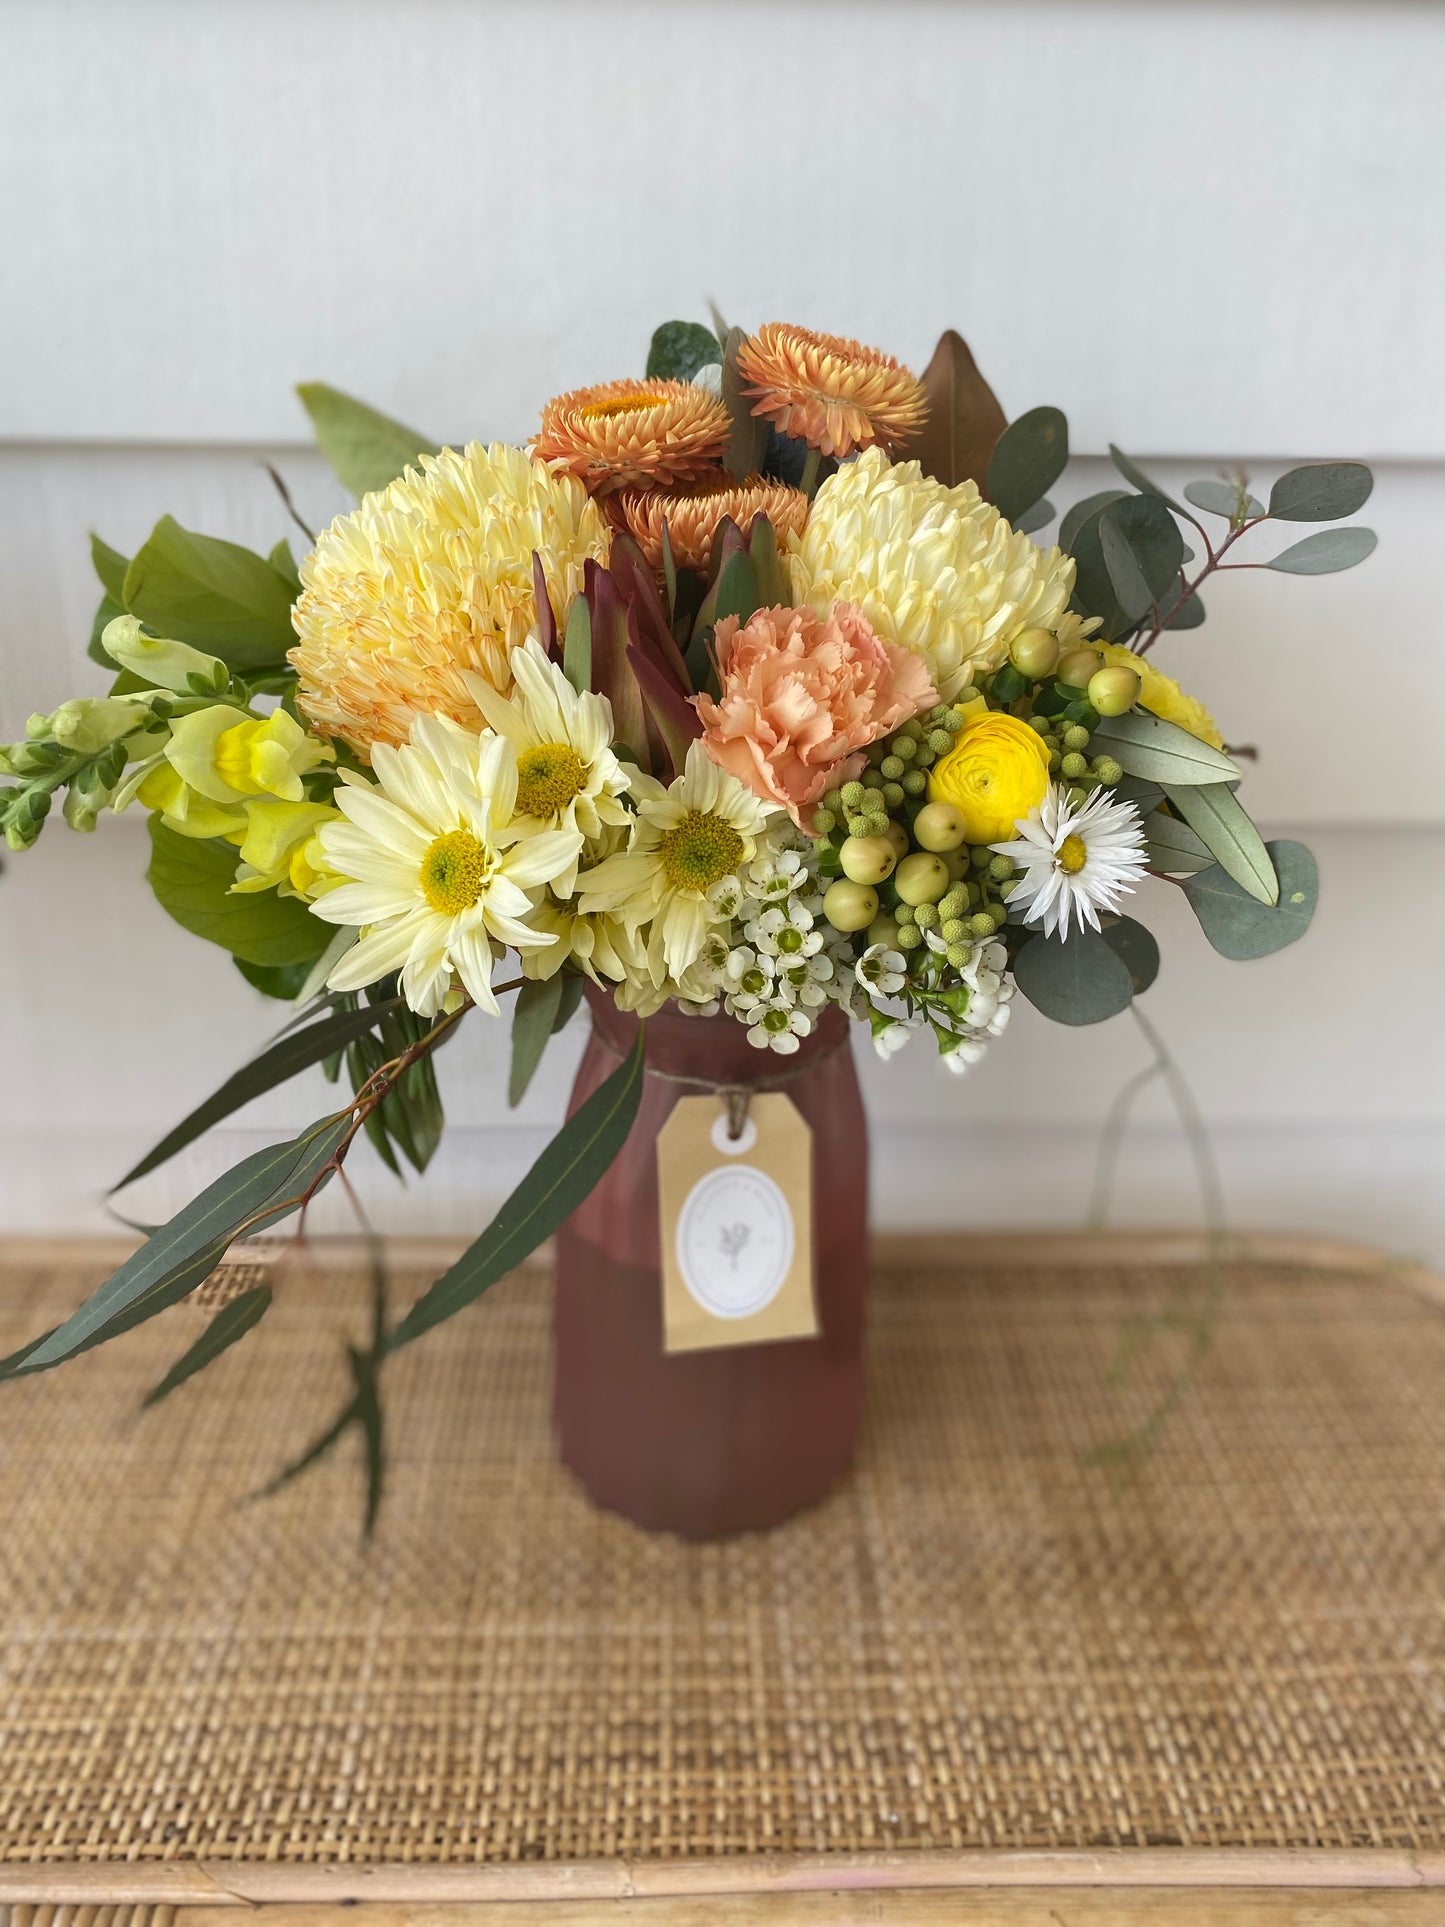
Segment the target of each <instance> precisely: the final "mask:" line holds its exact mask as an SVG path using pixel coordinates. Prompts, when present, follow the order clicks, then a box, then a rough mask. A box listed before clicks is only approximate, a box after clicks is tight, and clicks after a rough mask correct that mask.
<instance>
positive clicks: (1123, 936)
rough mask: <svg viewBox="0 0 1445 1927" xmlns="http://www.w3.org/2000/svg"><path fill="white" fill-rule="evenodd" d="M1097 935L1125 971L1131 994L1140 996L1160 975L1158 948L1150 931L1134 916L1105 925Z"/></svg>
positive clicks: (1121, 918)
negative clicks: (1132, 989) (1131, 988)
mask: <svg viewBox="0 0 1445 1927" xmlns="http://www.w3.org/2000/svg"><path fill="white" fill-rule="evenodd" d="M1100 935H1101V936H1102V937H1103V939H1104V942H1105V943H1106V944H1108V946H1109V948H1110V949H1111V950H1112V951H1113V953H1114V955H1115V956H1116V957H1118V958H1119V960H1120V962H1121V963H1122V964H1123V965H1124V968H1125V969H1126V970H1127V971H1128V973H1129V981H1130V982H1131V983H1132V984H1133V986H1134V995H1135V996H1136V997H1141V996H1142V995H1143V994H1144V992H1145V991H1146V990H1147V989H1148V988H1149V986H1150V985H1151V984H1152V983H1153V981H1154V979H1155V978H1156V977H1157V976H1158V975H1159V946H1158V944H1157V943H1156V942H1155V941H1154V933H1153V931H1152V930H1146V929H1145V928H1144V925H1143V924H1142V923H1138V922H1136V921H1135V919H1134V918H1133V917H1120V918H1118V919H1117V920H1116V921H1115V922H1114V923H1109V924H1105V926H1104V928H1103V930H1102V931H1101V932H1100Z"/></svg>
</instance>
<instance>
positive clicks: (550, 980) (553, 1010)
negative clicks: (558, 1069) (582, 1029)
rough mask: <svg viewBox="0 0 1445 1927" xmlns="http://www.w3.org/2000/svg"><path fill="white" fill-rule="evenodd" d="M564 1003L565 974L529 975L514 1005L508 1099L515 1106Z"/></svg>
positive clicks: (537, 1062) (524, 1089)
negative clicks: (548, 975)
mask: <svg viewBox="0 0 1445 1927" xmlns="http://www.w3.org/2000/svg"><path fill="white" fill-rule="evenodd" d="M561 1003H562V973H561V972H560V971H556V972H554V974H553V975H552V976H550V977H529V978H528V979H527V981H526V982H525V983H524V984H523V985H522V988H521V989H520V990H519V991H518V992H517V1001H516V1003H515V1004H514V1005H513V1006H512V1069H511V1074H510V1076H509V1077H508V1079H507V1102H508V1104H509V1105H511V1106H512V1107H513V1108H514V1109H515V1108H516V1106H517V1105H518V1104H520V1103H521V1101H522V1099H523V1097H524V1096H525V1095H526V1091H527V1086H528V1085H529V1084H530V1083H531V1081H532V1078H533V1076H534V1074H535V1072H536V1069H537V1066H538V1065H539V1064H540V1063H541V1061H542V1053H543V1051H544V1050H546V1048H547V1040H548V1038H549V1037H550V1036H551V1035H552V1031H553V1028H554V1026H555V1024H556V1019H557V1012H558V1010H559V1009H560V1008H561Z"/></svg>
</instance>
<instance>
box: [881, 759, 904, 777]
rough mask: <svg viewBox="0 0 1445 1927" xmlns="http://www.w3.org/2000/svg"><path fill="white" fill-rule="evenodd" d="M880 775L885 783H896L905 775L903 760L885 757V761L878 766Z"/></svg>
mask: <svg viewBox="0 0 1445 1927" xmlns="http://www.w3.org/2000/svg"><path fill="white" fill-rule="evenodd" d="M878 773H879V775H880V776H881V777H882V778H883V780H884V782H885V783H896V782H897V781H898V779H899V777H900V776H901V775H902V774H903V758H902V757H901V756H885V757H884V758H883V761H882V762H881V763H880V764H879V765H878Z"/></svg>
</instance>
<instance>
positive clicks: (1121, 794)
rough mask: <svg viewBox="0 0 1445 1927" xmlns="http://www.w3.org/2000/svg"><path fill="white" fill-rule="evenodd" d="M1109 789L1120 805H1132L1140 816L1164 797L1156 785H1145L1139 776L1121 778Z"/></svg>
mask: <svg viewBox="0 0 1445 1927" xmlns="http://www.w3.org/2000/svg"><path fill="white" fill-rule="evenodd" d="M1110 788H1111V789H1112V791H1113V793H1114V795H1115V796H1117V797H1118V799H1119V801H1120V802H1121V803H1132V804H1133V805H1134V807H1135V809H1136V810H1138V812H1139V814H1140V815H1141V816H1142V815H1144V813H1145V811H1146V810H1152V809H1153V808H1154V806H1155V805H1156V804H1157V803H1160V802H1162V801H1163V797H1164V792H1163V790H1161V789H1160V787H1159V785H1158V784H1157V783H1146V782H1145V781H1144V779H1143V778H1142V777H1140V776H1121V777H1120V778H1119V780H1118V782H1117V783H1114V784H1111V785H1110Z"/></svg>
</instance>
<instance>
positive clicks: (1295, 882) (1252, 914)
mask: <svg viewBox="0 0 1445 1927" xmlns="http://www.w3.org/2000/svg"><path fill="white" fill-rule="evenodd" d="M1265 848H1266V849H1267V850H1268V851H1269V854H1270V857H1271V859H1272V861H1273V863H1274V871H1275V875H1276V876H1277V877H1278V879H1279V902H1278V903H1277V904H1268V903H1260V902H1258V901H1257V900H1256V899H1255V898H1254V897H1252V896H1250V894H1249V892H1248V891H1247V890H1244V889H1241V887H1240V886H1239V884H1237V883H1236V882H1235V880H1234V878H1233V877H1232V876H1230V875H1228V874H1227V872H1225V871H1224V870H1222V869H1221V868H1220V867H1219V865H1218V864H1211V865H1210V867H1209V868H1208V869H1207V870H1200V871H1198V872H1197V874H1196V875H1194V876H1191V877H1186V878H1185V879H1184V882H1183V885H1182V888H1183V890H1184V894H1185V895H1186V896H1187V897H1188V899H1189V901H1190V903H1191V905H1192V906H1193V909H1194V914H1195V916H1196V917H1198V919H1199V922H1200V927H1201V928H1202V929H1203V931H1204V934H1205V936H1206V937H1208V939H1209V941H1210V943H1211V944H1213V946H1214V948H1215V949H1216V950H1217V951H1218V952H1219V954H1220V956H1221V957H1229V958H1230V959H1232V960H1233V961H1234V962H1236V963H1242V962H1245V961H1247V960H1248V959H1250V958H1252V957H1267V956H1269V954H1270V953H1271V951H1274V950H1283V949H1284V948H1285V946H1286V944H1291V943H1296V942H1297V941H1298V940H1299V939H1300V938H1301V937H1302V936H1303V935H1304V933H1305V931H1306V930H1308V929H1309V926H1310V919H1311V918H1312V917H1313V916H1314V913H1315V903H1316V902H1317V900H1318V898H1319V874H1318V872H1317V870H1316V869H1315V860H1314V858H1313V857H1312V856H1311V855H1310V853H1309V851H1308V850H1307V849H1306V848H1305V846H1304V844H1303V843H1290V842H1279V843H1267V844H1266V845H1265Z"/></svg>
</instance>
